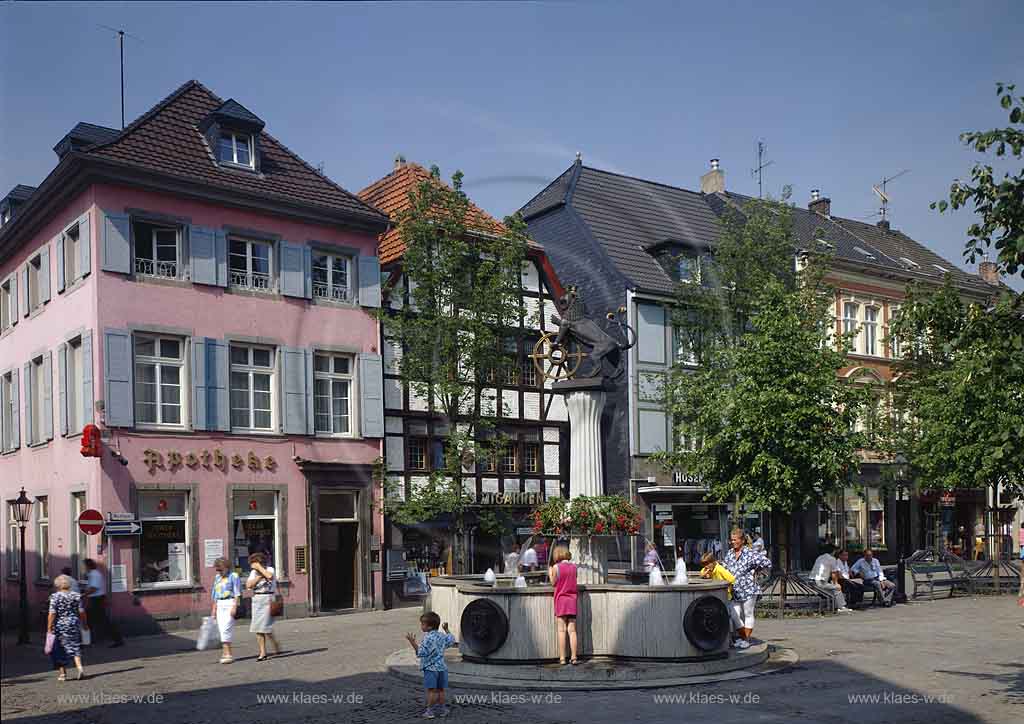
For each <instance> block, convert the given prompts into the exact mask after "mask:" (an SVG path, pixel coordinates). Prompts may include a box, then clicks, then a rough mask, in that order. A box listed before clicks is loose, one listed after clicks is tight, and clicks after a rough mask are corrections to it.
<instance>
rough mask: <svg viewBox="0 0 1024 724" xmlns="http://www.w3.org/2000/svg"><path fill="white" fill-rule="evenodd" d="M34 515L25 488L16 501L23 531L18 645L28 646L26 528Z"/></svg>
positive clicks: (15, 519) (18, 522)
mask: <svg viewBox="0 0 1024 724" xmlns="http://www.w3.org/2000/svg"><path fill="white" fill-rule="evenodd" d="M31 515H32V501H31V500H30V499H29V497H28V496H27V495H25V488H22V489H21V495H19V496H18V499H17V500H15V501H14V522H16V523H17V524H18V528H19V530H20V531H21V568H20V577H21V623H20V625H19V627H18V645H19V646H20V645H21V644H27V643H28V642H29V641H28V583H27V581H28V571H26V570H25V526H26V525H28V519H29V516H31Z"/></svg>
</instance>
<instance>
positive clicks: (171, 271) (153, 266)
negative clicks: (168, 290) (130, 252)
mask: <svg viewBox="0 0 1024 724" xmlns="http://www.w3.org/2000/svg"><path fill="white" fill-rule="evenodd" d="M135 273H136V274H142V275H144V276H148V277H160V278H161V279H177V278H178V262H175V261H154V260H153V259H142V258H139V257H136V258H135Z"/></svg>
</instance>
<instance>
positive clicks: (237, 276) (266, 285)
mask: <svg viewBox="0 0 1024 724" xmlns="http://www.w3.org/2000/svg"><path fill="white" fill-rule="evenodd" d="M231 286H233V287H239V288H241V289H252V290H254V291H257V292H269V291H270V275H269V274H261V273H259V272H243V271H232V272H231Z"/></svg>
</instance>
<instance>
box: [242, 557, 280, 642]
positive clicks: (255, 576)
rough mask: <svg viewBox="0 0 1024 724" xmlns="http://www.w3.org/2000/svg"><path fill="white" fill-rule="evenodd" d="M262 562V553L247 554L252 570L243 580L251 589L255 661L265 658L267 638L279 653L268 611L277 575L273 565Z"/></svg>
mask: <svg viewBox="0 0 1024 724" xmlns="http://www.w3.org/2000/svg"><path fill="white" fill-rule="evenodd" d="M263 563H264V557H263V554H262V553H253V554H252V555H251V556H249V567H250V568H251V569H252V570H251V571H250V573H249V578H248V579H246V581H245V587H246V588H247V589H249V590H250V591H252V623H250V624H249V631H251V632H252V633H254V634H256V643H257V645H258V646H259V649H260V655H259V656H257V657H256V660H257V661H266V660H267V639H270V643H271V644H272V645H273V647H274V653H275V654H279V653H281V646H280V645H279V644H278V643H277V639H276V638H274V617H273V616H272V615H271V613H270V606H271V604H273V602H274V599H275V598H276V597H277V576H276V575H275V574H274V568H273V566H264V565H263Z"/></svg>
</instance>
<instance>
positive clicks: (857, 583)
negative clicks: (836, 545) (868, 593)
mask: <svg viewBox="0 0 1024 724" xmlns="http://www.w3.org/2000/svg"><path fill="white" fill-rule="evenodd" d="M835 559H836V568H835V570H836V583H838V584H839V587H840V588H842V589H843V595H844V596H846V601H847V605H848V606H849V607H850V608H851V609H852V608H856V607H857V606H858V605H860V602H861V601H862V600H864V584H863V582H862V581H861V580H860V579H859V578H851V577H850V554H849V553H847V552H846V551H844V550H838V551H836V555H835Z"/></svg>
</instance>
